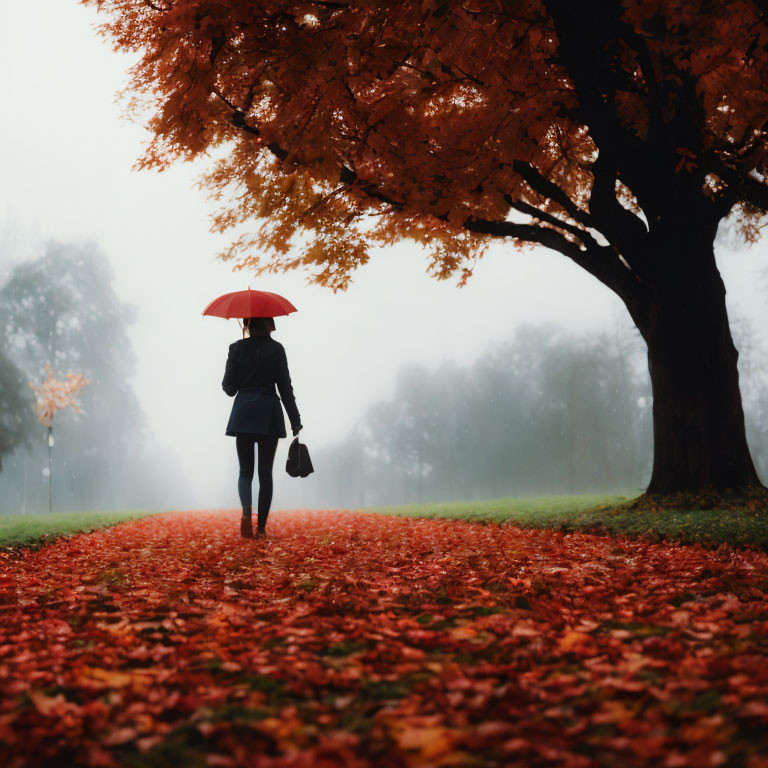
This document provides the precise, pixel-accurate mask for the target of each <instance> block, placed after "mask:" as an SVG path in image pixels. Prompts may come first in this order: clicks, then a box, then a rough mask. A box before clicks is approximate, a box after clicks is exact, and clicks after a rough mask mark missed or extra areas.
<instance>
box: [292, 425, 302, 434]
mask: <svg viewBox="0 0 768 768" xmlns="http://www.w3.org/2000/svg"><path fill="white" fill-rule="evenodd" d="M302 429H304V427H303V426H302V425H301V424H299V426H298V427H296V428H295V429H294V430H293V436H294V437H296V435H298V434H299V432H301V430H302Z"/></svg>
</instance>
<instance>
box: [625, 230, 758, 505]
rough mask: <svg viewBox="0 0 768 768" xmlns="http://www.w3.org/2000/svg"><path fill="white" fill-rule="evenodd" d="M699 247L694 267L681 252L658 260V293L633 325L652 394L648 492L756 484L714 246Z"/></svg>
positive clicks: (738, 488)
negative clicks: (641, 341)
mask: <svg viewBox="0 0 768 768" xmlns="http://www.w3.org/2000/svg"><path fill="white" fill-rule="evenodd" d="M688 247H689V248H690V247H691V243H688ZM704 249H705V252H704V253H703V254H702V253H701V250H700V251H699V253H698V256H699V258H696V259H695V266H694V263H693V258H691V259H687V258H685V257H683V258H681V255H680V253H679V251H678V252H677V253H669V252H668V253H667V254H666V256H667V258H663V259H660V260H659V261H660V262H661V263H662V264H663V265H664V266H663V267H662V268H663V269H664V276H663V279H662V281H660V284H661V286H662V287H661V288H660V289H657V290H654V291H652V293H651V296H650V297H649V299H648V304H647V308H646V311H645V312H644V313H643V315H644V317H643V319H642V320H641V321H640V322H638V326H639V327H640V330H641V332H642V334H643V336H644V337H645V340H646V342H647V343H648V366H649V370H650V374H651V384H652V388H653V429H654V441H653V442H654V459H653V474H652V476H651V481H650V484H649V486H648V493H652V494H674V493H678V492H697V491H716V492H723V491H728V490H733V491H736V492H739V491H744V490H747V489H750V488H755V487H760V486H761V484H760V481H759V479H758V477H757V473H756V471H755V467H754V464H753V462H752V457H751V455H750V452H749V447H748V445H747V438H746V431H745V427H744V411H743V409H742V403H741V392H740V389H739V372H738V369H737V365H736V363H737V360H738V352H737V351H736V347H735V346H734V344H733V339H732V338H731V332H730V327H729V323H728V313H727V311H726V306H725V287H724V285H723V281H722V278H721V277H720V273H719V272H718V270H717V266H716V264H715V259H714V253H713V251H712V247H711V246H704ZM707 251H708V252H707ZM657 255H661V254H657ZM691 256H693V254H691ZM681 262H683V263H681ZM685 262H687V263H685ZM675 273H677V277H676V276H675Z"/></svg>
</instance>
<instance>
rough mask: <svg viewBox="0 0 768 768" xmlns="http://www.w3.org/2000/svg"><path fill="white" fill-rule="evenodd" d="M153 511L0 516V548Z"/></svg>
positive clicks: (49, 539) (130, 518)
mask: <svg viewBox="0 0 768 768" xmlns="http://www.w3.org/2000/svg"><path fill="white" fill-rule="evenodd" d="M155 514H157V512H156V511H152V510H146V509H114V510H106V511H103V512H61V513H55V514H52V515H0V547H3V548H4V547H23V546H33V545H36V544H41V543H44V542H50V541H52V540H54V539H56V538H58V537H59V536H67V535H69V534H73V533H82V532H84V531H92V530H94V529H96V528H104V527H105V526H107V525H115V524H116V523H122V522H125V521H126V520H135V519H136V518H139V517H145V516H146V515H155ZM43 537H45V538H43Z"/></svg>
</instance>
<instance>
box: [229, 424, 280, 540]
mask: <svg viewBox="0 0 768 768" xmlns="http://www.w3.org/2000/svg"><path fill="white" fill-rule="evenodd" d="M256 443H258V444H259V467H258V470H259V506H258V512H259V520H258V524H259V527H260V528H263V527H264V526H265V525H266V524H267V516H268V515H269V507H270V504H272V465H273V464H274V462H275V451H277V438H276V437H267V436H264V437H261V436H256V435H250V436H249V435H237V437H236V438H235V446H236V447H237V459H238V461H239V462H240V477H238V479H237V492H238V494H239V495H240V503H241V504H242V506H243V513H244V514H245V513H247V514H250V513H251V506H252V503H253V502H252V497H251V482H252V481H253V468H254V467H253V465H254V460H255V453H256V450H255V444H256Z"/></svg>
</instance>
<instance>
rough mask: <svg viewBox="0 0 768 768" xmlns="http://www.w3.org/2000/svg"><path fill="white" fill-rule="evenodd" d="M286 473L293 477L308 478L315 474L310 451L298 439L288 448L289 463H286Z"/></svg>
mask: <svg viewBox="0 0 768 768" xmlns="http://www.w3.org/2000/svg"><path fill="white" fill-rule="evenodd" d="M285 471H286V472H287V473H288V474H289V475H290V476H291V477H306V476H307V475H310V474H312V472H314V471H315V470H314V467H313V466H312V460H311V459H310V458H309V449H308V448H307V446H306V445H305V444H304V443H300V442H299V438H298V437H294V438H293V442H292V443H291V444H290V446H289V447H288V461H286V462H285Z"/></svg>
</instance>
